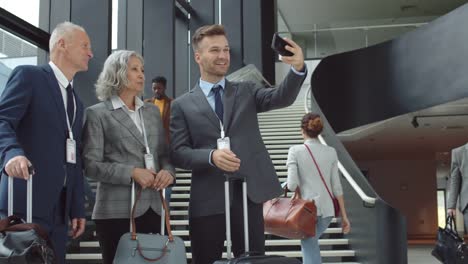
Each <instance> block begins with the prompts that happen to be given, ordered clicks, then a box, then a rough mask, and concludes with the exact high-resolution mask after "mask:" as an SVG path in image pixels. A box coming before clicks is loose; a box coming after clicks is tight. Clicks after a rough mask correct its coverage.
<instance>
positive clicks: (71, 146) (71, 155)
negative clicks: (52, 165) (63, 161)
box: [66, 138, 76, 164]
mask: <svg viewBox="0 0 468 264" xmlns="http://www.w3.org/2000/svg"><path fill="white" fill-rule="evenodd" d="M66 154H67V162H68V163H71V164H76V141H75V140H73V139H71V138H67V142H66Z"/></svg>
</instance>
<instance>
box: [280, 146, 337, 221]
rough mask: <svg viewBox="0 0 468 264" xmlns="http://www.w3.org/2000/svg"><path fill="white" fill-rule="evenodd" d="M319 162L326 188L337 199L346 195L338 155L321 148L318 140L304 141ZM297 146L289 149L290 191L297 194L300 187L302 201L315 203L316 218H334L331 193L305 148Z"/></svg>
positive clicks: (326, 147)
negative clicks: (339, 169)
mask: <svg viewBox="0 0 468 264" xmlns="http://www.w3.org/2000/svg"><path fill="white" fill-rule="evenodd" d="M304 144H307V146H309V148H310V151H311V152H312V154H313V155H314V157H315V160H316V161H317V165H318V166H319V168H320V171H321V172H322V175H323V178H324V180H325V182H326V183H327V187H328V189H329V190H330V192H331V193H332V195H333V196H334V197H337V196H342V195H343V188H342V186H341V181H340V177H339V172H338V156H337V154H336V151H335V149H334V148H332V147H329V146H325V145H322V144H321V143H320V141H319V140H318V139H316V138H314V139H308V140H306V141H305V142H304ZM304 144H302V145H295V146H292V147H291V148H290V149H289V152H288V161H287V163H286V166H287V167H288V180H287V182H288V189H289V190H291V191H295V190H296V188H297V186H299V189H300V191H301V195H302V198H304V199H307V200H314V201H315V205H316V206H317V215H319V216H322V217H328V216H334V214H335V211H334V209H333V201H332V199H331V198H330V195H329V194H328V191H327V189H326V188H325V185H324V184H323V181H322V179H321V177H320V174H319V172H318V170H317V167H316V166H315V163H314V161H313V160H312V157H311V156H310V154H309V151H308V150H307V149H306V147H305V146H304Z"/></svg>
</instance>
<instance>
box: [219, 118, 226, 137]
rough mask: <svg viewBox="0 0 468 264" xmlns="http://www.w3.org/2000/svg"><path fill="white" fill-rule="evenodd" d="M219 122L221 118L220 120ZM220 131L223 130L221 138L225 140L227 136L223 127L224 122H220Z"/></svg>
mask: <svg viewBox="0 0 468 264" xmlns="http://www.w3.org/2000/svg"><path fill="white" fill-rule="evenodd" d="M218 120H219V118H218ZM219 129H220V130H221V138H224V136H225V134H224V127H223V122H221V120H219Z"/></svg>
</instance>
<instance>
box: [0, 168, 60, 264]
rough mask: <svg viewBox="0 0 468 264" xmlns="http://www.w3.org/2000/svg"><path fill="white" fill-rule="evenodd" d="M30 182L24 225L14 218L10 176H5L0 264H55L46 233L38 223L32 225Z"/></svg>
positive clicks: (18, 218)
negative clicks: (5, 204)
mask: <svg viewBox="0 0 468 264" xmlns="http://www.w3.org/2000/svg"><path fill="white" fill-rule="evenodd" d="M30 174H32V169H31V168H30ZM3 177H8V176H3ZM32 179H33V178H32V177H29V180H28V182H27V199H26V200H27V209H26V211H27V212H26V222H25V221H24V220H23V219H21V218H20V217H18V216H16V215H13V177H8V217H7V218H4V219H1V220H0V264H2V263H15V264H26V263H28V264H36V263H37V264H39V263H42V264H43V263H45V264H53V263H56V259H55V253H54V250H53V247H52V244H51V242H50V240H49V237H48V235H47V232H46V231H45V230H44V229H43V228H42V227H41V226H39V225H38V224H33V223H32V191H33V190H32Z"/></svg>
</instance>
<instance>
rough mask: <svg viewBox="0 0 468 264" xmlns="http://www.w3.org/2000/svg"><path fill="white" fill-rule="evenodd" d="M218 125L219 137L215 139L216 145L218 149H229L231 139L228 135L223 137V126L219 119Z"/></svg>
mask: <svg viewBox="0 0 468 264" xmlns="http://www.w3.org/2000/svg"><path fill="white" fill-rule="evenodd" d="M219 127H220V128H221V137H220V138H218V140H217V146H218V149H228V150H230V149H231V141H230V140H229V137H225V135H224V128H223V123H221V121H219Z"/></svg>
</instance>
